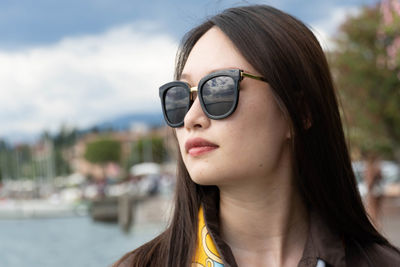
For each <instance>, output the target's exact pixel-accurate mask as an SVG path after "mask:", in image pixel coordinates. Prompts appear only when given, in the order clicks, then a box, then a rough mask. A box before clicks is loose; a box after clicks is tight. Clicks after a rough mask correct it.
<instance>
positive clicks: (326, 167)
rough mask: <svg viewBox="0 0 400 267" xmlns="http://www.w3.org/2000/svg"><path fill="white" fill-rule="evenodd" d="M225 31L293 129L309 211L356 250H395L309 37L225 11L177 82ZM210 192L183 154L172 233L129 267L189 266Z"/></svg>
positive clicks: (260, 9)
mask: <svg viewBox="0 0 400 267" xmlns="http://www.w3.org/2000/svg"><path fill="white" fill-rule="evenodd" d="M213 26H216V27H218V28H219V29H221V30H222V31H223V32H224V33H225V34H226V35H227V36H228V37H229V38H230V40H231V41H232V42H233V43H234V44H235V45H236V47H237V48H238V49H239V51H241V53H242V55H243V56H244V58H246V59H247V61H248V62H250V64H251V65H252V66H253V67H254V68H255V69H256V70H257V71H258V72H259V73H260V74H261V75H262V76H263V77H265V78H266V79H267V80H268V82H269V84H270V86H271V88H272V90H273V92H274V94H275V97H276V99H277V100H278V103H279V104H280V106H281V107H282V108H283V109H284V110H283V111H284V113H285V114H286V115H287V117H288V119H289V121H290V122H291V130H292V136H294V139H293V145H292V149H293V158H294V162H295V166H294V168H295V173H296V175H295V176H296V182H297V184H298V187H299V191H300V192H301V195H302V197H303V200H304V202H305V204H306V205H307V207H308V209H309V210H311V209H312V210H313V211H315V212H316V213H318V214H319V215H320V216H321V217H322V218H323V219H324V221H325V222H326V223H327V224H328V225H329V226H330V228H331V229H332V230H333V231H335V232H336V233H337V234H338V235H340V236H342V237H343V238H344V240H351V241H353V242H357V243H359V244H369V243H379V244H384V245H388V246H391V245H390V244H389V243H388V241H387V240H386V239H385V238H384V237H382V236H381V235H380V234H379V233H378V232H377V231H376V229H375V228H374V227H373V226H372V224H371V223H370V221H369V219H368V217H367V215H366V212H365V210H364V207H363V204H362V201H361V198H360V195H359V192H358V190H357V184H356V180H355V177H354V173H353V171H352V167H351V162H350V158H349V153H348V150H347V146H346V142H345V137H344V134H343V128H342V123H341V118H340V113H339V110H338V102H337V99H336V95H335V92H334V86H333V82H332V77H331V74H330V71H329V67H328V63H327V61H326V58H325V55H324V53H323V51H322V49H321V46H320V45H319V43H318V41H317V39H316V38H315V36H314V35H313V34H312V32H311V31H310V30H309V29H308V28H307V27H306V26H305V25H304V24H303V23H302V22H300V21H299V20H297V19H296V18H294V17H292V16H290V15H288V14H286V13H284V12H282V11H279V10H277V9H275V8H272V7H269V6H264V5H255V6H244V7H237V8H231V9H227V10H225V11H224V12H222V13H221V14H218V15H216V16H214V17H212V18H210V19H208V20H207V21H205V22H204V23H203V24H201V25H200V26H198V27H196V28H194V29H193V30H192V31H190V32H189V33H188V34H187V35H186V36H185V37H184V39H183V41H182V43H181V47H180V49H179V51H178V54H177V61H176V70H175V78H176V79H179V78H180V75H181V72H182V69H183V67H184V65H185V63H186V60H187V58H188V55H189V53H190V51H191V49H192V48H193V46H194V45H195V43H196V42H197V41H198V40H199V38H200V37H201V36H202V35H203V34H204V33H205V32H207V31H208V30H209V29H210V28H211V27H213ZM209 190H217V189H216V187H213V186H201V185H198V184H195V183H194V182H193V181H192V180H191V178H190V176H189V173H188V171H187V169H186V167H185V165H184V164H183V161H182V158H181V156H180V154H179V153H178V172H177V186H176V193H175V210H174V213H173V217H172V220H171V222H170V224H169V226H168V228H167V229H166V230H165V231H164V232H163V233H162V234H161V235H159V236H158V237H156V238H155V239H153V240H152V241H150V242H148V243H146V244H144V245H143V246H141V247H140V248H138V249H136V250H134V251H133V252H131V253H128V254H127V255H125V256H124V258H122V259H121V260H120V261H119V262H118V263H117V264H116V266H117V265H118V264H119V263H121V262H124V261H125V262H128V266H189V265H190V263H191V260H192V256H193V252H194V249H195V244H196V243H195V242H196V238H197V235H196V234H197V219H198V218H197V213H198V209H199V207H200V203H201V199H202V197H203V196H204V194H205V192H207V191H209Z"/></svg>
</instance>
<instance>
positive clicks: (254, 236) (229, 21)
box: [115, 6, 400, 267]
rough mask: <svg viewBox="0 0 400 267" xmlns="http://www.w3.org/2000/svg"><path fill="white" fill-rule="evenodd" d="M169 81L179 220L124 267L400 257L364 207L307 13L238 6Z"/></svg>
mask: <svg viewBox="0 0 400 267" xmlns="http://www.w3.org/2000/svg"><path fill="white" fill-rule="evenodd" d="M175 78H176V81H174V82H170V83H167V84H165V85H163V86H161V87H160V91H159V93H160V97H161V102H162V108H163V111H164V117H165V119H166V122H167V124H168V125H169V126H171V127H172V128H173V130H174V134H175V136H176V139H177V143H178V147H179V151H180V153H179V156H178V174H177V175H178V177H177V187H176V197H175V210H174V214H173V218H172V220H171V222H170V225H169V226H168V228H167V229H166V230H165V231H164V232H163V233H162V234H160V235H159V236H158V237H156V238H155V239H153V240H152V241H150V242H148V243H146V244H144V245H143V246H141V247H139V248H138V249H136V250H134V251H132V252H130V253H128V254H126V255H125V256H124V257H123V258H122V259H121V260H120V261H118V262H117V263H116V264H115V266H157V267H158V266H180V267H181V266H193V267H194V266H199V267H200V266H207V267H209V266H214V267H218V266H219V267H220V266H225V267H228V266H232V267H233V266H241V267H243V266H244V267H251V266H257V267H262V266H307V267H308V266H309V267H315V266H335V267H336V266H337V267H340V266H358V267H362V266H400V254H399V252H398V250H397V249H396V248H394V247H393V246H392V245H390V244H389V243H388V241H387V240H386V239H385V238H384V237H382V236H381V235H380V234H379V233H378V232H377V231H376V230H375V228H374V227H373V226H372V224H371V223H370V221H369V220H368V218H367V216H366V214H365V210H364V208H363V205H362V202H361V199H360V196H359V193H358V191H357V186H356V182H355V179H354V174H353V172H352V168H351V164H350V159H349V156H348V151H347V148H346V143H345V138H344V135H343V129H342V124H341V120H340V114H339V111H338V104H337V100H336V96H335V92H334V87H333V84H332V78H331V75H330V72H329V69H328V65H327V62H326V59H325V56H324V53H323V51H322V49H321V47H320V45H319V43H318V41H317V39H316V38H315V37H314V35H313V34H312V33H311V31H310V30H309V29H308V28H307V27H306V26H305V25H304V24H303V23H301V22H300V21H298V20H297V19H295V18H293V17H291V16H290V15H288V14H285V13H283V12H281V11H279V10H277V9H274V8H272V7H269V6H245V7H239V8H232V9H228V10H226V11H224V12H223V13H221V14H219V15H216V16H214V17H212V18H210V19H209V20H207V21H206V22H204V23H203V24H202V25H200V26H198V27H197V28H195V29H193V30H192V31H191V32H189V33H188V34H187V35H186V36H185V38H184V40H183V42H182V45H181V48H180V50H179V52H178V56H177V65H176V75H175Z"/></svg>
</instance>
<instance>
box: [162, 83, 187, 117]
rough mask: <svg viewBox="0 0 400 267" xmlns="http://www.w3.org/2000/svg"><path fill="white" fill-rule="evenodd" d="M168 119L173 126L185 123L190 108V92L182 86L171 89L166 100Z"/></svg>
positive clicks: (166, 95)
mask: <svg viewBox="0 0 400 267" xmlns="http://www.w3.org/2000/svg"><path fill="white" fill-rule="evenodd" d="M164 104H165V111H166V115H167V119H168V121H169V122H170V123H172V124H178V123H181V122H183V119H184V118H185V115H186V113H187V110H188V108H189V91H188V90H187V89H186V88H184V87H180V86H175V87H171V88H169V89H168V91H167V92H166V94H165V98H164Z"/></svg>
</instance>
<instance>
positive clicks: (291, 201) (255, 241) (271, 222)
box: [219, 175, 308, 266]
mask: <svg viewBox="0 0 400 267" xmlns="http://www.w3.org/2000/svg"><path fill="white" fill-rule="evenodd" d="M285 176H286V177H290V175H285ZM280 177H281V178H282V176H280ZM255 180H256V179H255ZM259 180H260V181H266V180H268V182H261V183H253V182H249V183H247V185H241V186H239V187H238V186H233V187H230V186H220V187H219V188H220V225H221V235H222V237H223V239H224V240H225V242H226V243H227V244H229V246H230V247H231V249H232V252H233V254H234V255H235V259H236V261H237V263H238V265H239V266H253V265H254V266H297V264H298V262H299V260H300V259H301V256H302V253H303V249H304V246H305V243H306V239H307V233H308V214H307V209H306V207H305V205H304V203H303V200H302V198H301V197H300V194H299V192H298V191H297V189H296V187H295V186H294V184H293V179H289V178H288V179H265V177H264V179H259ZM253 181H254V180H253ZM271 181H272V182H271ZM274 181H275V182H274ZM249 262H252V264H249ZM241 263H242V264H241ZM264 264H265V265H264Z"/></svg>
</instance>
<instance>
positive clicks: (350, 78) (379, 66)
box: [330, 5, 400, 160]
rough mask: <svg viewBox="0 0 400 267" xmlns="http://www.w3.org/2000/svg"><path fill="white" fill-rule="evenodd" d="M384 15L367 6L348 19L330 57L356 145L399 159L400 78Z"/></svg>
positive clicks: (350, 134)
mask: <svg viewBox="0 0 400 267" xmlns="http://www.w3.org/2000/svg"><path fill="white" fill-rule="evenodd" d="M380 10H381V8H380V6H379V5H376V6H373V7H364V8H363V9H362V11H361V12H360V13H359V14H358V15H356V16H352V17H349V18H348V19H347V20H346V21H345V23H344V24H343V25H342V26H341V28H340V32H339V35H338V38H337V40H336V44H337V49H336V50H335V51H334V52H333V56H331V57H330V58H331V65H332V67H333V75H334V78H335V82H336V84H337V86H338V88H339V90H338V92H339V95H340V97H341V100H342V105H343V107H344V111H345V117H346V121H347V123H348V128H347V130H348V136H349V137H350V141H351V143H352V146H353V147H354V146H355V147H358V148H359V149H360V150H361V151H364V152H371V151H374V152H380V153H384V154H385V155H387V156H392V157H393V156H396V157H397V159H398V160H400V115H399V114H400V73H399V74H398V73H397V72H396V71H394V69H393V68H389V66H388V65H387V64H386V63H385V60H386V59H387V48H388V45H390V43H388V42H387V39H383V38H382V36H383V34H382V32H383V30H382V20H383V15H382V13H381V12H380ZM393 34H395V35H396V34H398V35H399V34H400V33H399V32H397V33H393V32H392V35H393ZM390 38H391V39H393V38H394V37H393V36H391V37H390ZM385 40H386V42H385Z"/></svg>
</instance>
